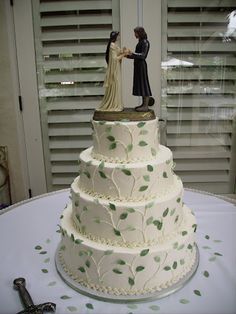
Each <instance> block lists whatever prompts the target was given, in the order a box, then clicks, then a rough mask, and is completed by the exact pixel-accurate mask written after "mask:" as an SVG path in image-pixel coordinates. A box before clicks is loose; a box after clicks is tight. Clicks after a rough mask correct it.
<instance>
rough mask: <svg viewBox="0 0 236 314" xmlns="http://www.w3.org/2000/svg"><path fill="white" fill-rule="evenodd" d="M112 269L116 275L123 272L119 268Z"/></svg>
mask: <svg viewBox="0 0 236 314" xmlns="http://www.w3.org/2000/svg"><path fill="white" fill-rule="evenodd" d="M112 271H113V273H115V274H118V275H120V274H123V273H122V271H121V270H119V269H118V268H114V269H112Z"/></svg>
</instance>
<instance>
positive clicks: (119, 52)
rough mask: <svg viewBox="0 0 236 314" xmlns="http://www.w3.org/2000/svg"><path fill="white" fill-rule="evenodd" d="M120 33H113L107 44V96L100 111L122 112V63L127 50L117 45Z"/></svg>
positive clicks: (105, 95)
mask: <svg viewBox="0 0 236 314" xmlns="http://www.w3.org/2000/svg"><path fill="white" fill-rule="evenodd" d="M119 34H120V33H119V32H115V31H113V32H111V33H110V39H109V42H108V44H107V49H106V55H105V59H106V62H107V71H106V76H105V81H104V85H103V86H104V87H105V94H104V97H103V100H102V103H101V104H100V106H99V108H98V109H97V110H98V111H122V110H123V108H124V107H123V103H122V96H121V69H120V63H121V60H122V58H123V57H124V56H125V55H126V49H125V48H124V49H121V48H120V47H119V46H118V45H117V41H118V38H119Z"/></svg>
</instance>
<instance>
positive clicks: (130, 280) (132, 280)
mask: <svg viewBox="0 0 236 314" xmlns="http://www.w3.org/2000/svg"><path fill="white" fill-rule="evenodd" d="M128 282H129V284H130V285H131V286H133V285H134V279H133V278H131V277H129V279H128Z"/></svg>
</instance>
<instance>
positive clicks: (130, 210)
mask: <svg viewBox="0 0 236 314" xmlns="http://www.w3.org/2000/svg"><path fill="white" fill-rule="evenodd" d="M126 210H127V212H129V213H131V214H132V213H134V212H135V210H134V209H133V208H132V207H130V208H127V209H126Z"/></svg>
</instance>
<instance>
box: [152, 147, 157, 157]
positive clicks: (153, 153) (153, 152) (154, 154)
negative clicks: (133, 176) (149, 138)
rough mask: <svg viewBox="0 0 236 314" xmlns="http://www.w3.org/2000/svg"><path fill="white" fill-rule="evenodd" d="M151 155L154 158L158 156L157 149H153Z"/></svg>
mask: <svg viewBox="0 0 236 314" xmlns="http://www.w3.org/2000/svg"><path fill="white" fill-rule="evenodd" d="M151 153H152V156H153V157H154V156H156V155H157V151H156V150H155V148H153V147H152V148H151Z"/></svg>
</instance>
